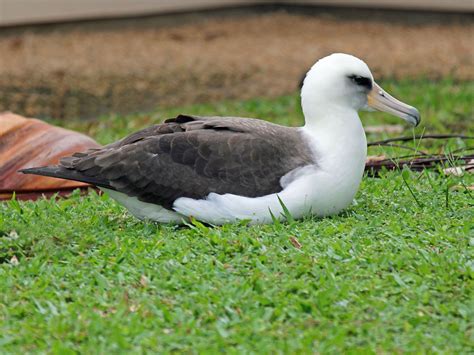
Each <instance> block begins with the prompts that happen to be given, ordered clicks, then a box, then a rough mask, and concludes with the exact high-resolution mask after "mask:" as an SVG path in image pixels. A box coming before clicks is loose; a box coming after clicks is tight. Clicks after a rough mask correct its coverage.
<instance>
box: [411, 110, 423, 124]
mask: <svg viewBox="0 0 474 355" xmlns="http://www.w3.org/2000/svg"><path fill="white" fill-rule="evenodd" d="M410 116H411V117H412V118H413V121H414V122H413V126H414V127H417V126H418V125H419V124H420V122H421V115H420V112H419V111H418V110H417V109H416V108H414V107H412V112H411V113H410Z"/></svg>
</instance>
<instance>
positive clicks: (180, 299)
mask: <svg viewBox="0 0 474 355" xmlns="http://www.w3.org/2000/svg"><path fill="white" fill-rule="evenodd" d="M382 84H383V86H384V87H385V88H386V89H387V91H389V92H392V93H393V94H394V95H395V96H397V97H399V98H400V99H403V100H404V101H406V102H409V103H410V104H413V105H414V106H417V107H418V108H419V110H420V112H421V113H422V119H423V122H422V124H421V126H420V127H419V128H417V129H416V133H417V134H419V133H434V132H458V133H464V134H470V135H474V127H473V124H472V119H473V112H472V107H473V101H474V84H472V83H466V82H453V81H450V80H442V81H439V82H430V81H426V80H414V81H408V80H407V81H402V82H395V81H389V80H388V81H385V82H383V83H382ZM180 112H187V113H195V114H220V115H231V114H234V115H240V116H250V117H262V118H269V119H272V120H273V121H275V122H278V123H282V124H288V125H296V124H299V123H301V113H300V111H299V109H298V103H297V94H294V95H289V96H285V97H280V98H276V99H262V100H251V101H245V102H222V103H217V104H203V105H195V106H189V107H181V108H172V109H168V108H159V109H157V110H156V111H155V112H153V113H147V114H136V115H128V116H108V117H102V118H100V119H99V120H97V121H94V122H67V123H66V124H65V125H66V126H68V127H71V128H74V129H77V130H81V131H84V132H87V133H88V134H91V135H93V136H94V137H95V138H97V139H98V140H99V141H100V142H101V143H108V142H111V141H112V140H114V139H117V138H119V137H121V136H123V135H124V134H126V133H130V132H132V131H134V130H137V129H139V128H141V127H143V126H146V125H150V124H152V123H153V122H157V121H159V120H161V119H164V118H166V117H171V116H173V115H176V114H177V113H180ZM363 120H364V123H365V124H367V125H374V124H382V123H384V124H387V123H399V120H398V119H396V118H390V117H389V116H386V115H383V114H379V113H371V114H363ZM404 134H405V135H411V134H412V130H411V129H407V130H406V132H405V133H404ZM387 136H388V135H387V133H384V132H381V133H378V134H376V135H369V136H368V140H369V141H373V140H376V139H380V138H385V137H387ZM410 144H412V145H413V146H414V147H416V146H418V144H419V142H418V141H413V142H411V143H410ZM464 145H470V146H473V145H474V142H473V141H472V140H471V141H464V142H463V141H460V140H453V141H451V142H450V143H449V144H448V146H447V148H446V149H448V150H454V149H459V148H462V147H463V146H464ZM425 147H426V149H428V150H430V151H434V152H437V151H438V150H439V149H440V145H439V143H434V142H430V143H428V144H427V145H425ZM380 152H381V148H377V149H371V153H372V154H375V153H380ZM383 153H384V154H387V155H391V154H394V153H396V152H395V151H393V150H391V149H388V148H384V151H383ZM473 185H474V178H473V175H469V174H467V175H464V176H461V177H455V176H445V175H444V174H441V173H439V171H431V172H428V171H425V172H422V173H415V172H409V171H407V170H405V171H395V172H384V173H382V175H381V177H380V178H369V177H364V179H363V182H362V185H361V188H360V190H359V193H358V194H357V197H356V198H357V204H354V205H353V206H351V207H350V208H348V209H347V210H346V211H344V212H343V213H341V214H340V215H338V216H333V217H330V218H324V219H317V218H308V219H306V220H303V221H290V222H287V223H277V224H273V225H266V226H252V227H248V226H246V225H244V224H241V225H226V226H222V227H207V226H204V225H202V224H200V223H197V222H196V223H193V224H190V225H189V226H185V227H175V226H170V225H157V224H152V223H143V222H140V221H138V220H136V219H134V218H133V217H131V216H130V215H128V214H127V213H126V212H125V210H124V209H122V208H121V207H120V206H118V205H117V204H116V203H114V202H113V201H112V200H111V199H109V198H108V197H107V196H105V195H104V196H99V195H97V194H95V193H94V192H91V193H90V194H88V195H87V196H80V195H79V194H78V193H74V194H73V196H72V197H71V198H69V199H59V200H54V199H52V200H46V199H43V200H39V201H37V202H18V201H16V200H12V201H9V202H6V203H2V204H0V353H38V352H46V353H57V354H68V353H76V352H80V353H103V354H114V353H117V354H118V353H123V352H125V351H127V352H133V353H143V352H147V351H148V352H158V351H159V352H173V351H176V352H185V353H195V352H196V353H197V352H203V353H215V352H230V353H275V352H277V353H278V352H282V353H283V352H284V353H294V352H298V353H311V352H320V353H339V352H341V351H343V352H350V353H392V352H398V353H399V352H407V353H432V352H435V353H457V354H462V353H465V354H468V353H472V352H473V351H474V321H473V320H474V295H473V293H474V292H473V290H474V282H473V278H474V252H473V249H474V198H473V196H474V191H470V190H468V189H467V188H466V187H468V186H473Z"/></svg>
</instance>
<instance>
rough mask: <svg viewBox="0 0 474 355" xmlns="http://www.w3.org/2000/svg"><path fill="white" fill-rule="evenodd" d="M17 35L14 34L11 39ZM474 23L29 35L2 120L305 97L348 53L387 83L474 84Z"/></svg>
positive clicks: (278, 16)
mask: <svg viewBox="0 0 474 355" xmlns="http://www.w3.org/2000/svg"><path fill="white" fill-rule="evenodd" d="M10 32H11V31H10ZM473 38H474V26H473V24H472V23H445V24H436V23H413V24H410V23H401V22H387V23H383V22H380V21H374V22H371V21H368V20H367V19H348V20H341V19H339V18H331V17H322V16H303V15H295V14H287V13H268V14H259V15H253V16H241V17H233V18H228V17H226V18H210V19H207V20H205V21H199V22H197V23H186V24H181V25H167V26H156V27H153V26H144V27H141V26H135V27H131V26H124V28H121V29H120V28H113V29H112V28H110V29H109V28H103V27H101V28H98V29H97V30H95V31H94V30H90V29H88V30H87V31H83V30H80V28H77V29H74V30H68V31H62V30H61V29H60V28H59V29H58V30H54V31H46V32H45V31H21V32H18V34H11V33H9V34H8V35H6V36H1V37H0V111H3V110H10V111H15V112H18V113H20V114H23V115H26V116H35V117H55V118H71V117H94V116H96V115H98V114H100V113H104V112H111V111H112V112H121V113H125V112H132V111H143V110H148V109H151V108H153V107H156V106H158V105H167V106H168V105H178V104H179V105H182V104H188V103H194V102H206V101H213V100H221V99H233V98H251V97H258V96H265V97H272V96H277V95H282V94H286V93H289V92H292V91H294V90H295V89H296V87H297V85H298V81H299V79H300V77H301V75H302V73H304V72H305V71H306V70H307V69H308V68H309V67H310V66H311V65H312V64H313V63H314V61H315V60H316V59H318V58H320V57H322V56H325V55H327V54H329V53H332V52H346V53H351V54H354V55H356V56H358V57H360V58H362V59H364V60H365V61H366V62H367V63H368V64H369V66H370V67H371V68H372V69H373V72H374V75H375V76H376V77H377V78H380V77H396V78H406V77H428V78H434V79H436V78H440V77H445V76H450V77H452V78H454V79H459V80H472V79H473V78H474V65H473V59H474V49H473Z"/></svg>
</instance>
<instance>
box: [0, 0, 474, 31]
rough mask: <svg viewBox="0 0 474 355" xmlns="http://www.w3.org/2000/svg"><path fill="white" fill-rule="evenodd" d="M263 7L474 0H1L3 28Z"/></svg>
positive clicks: (426, 6)
mask: <svg viewBox="0 0 474 355" xmlns="http://www.w3.org/2000/svg"><path fill="white" fill-rule="evenodd" d="M259 4H260V5H261V4H303V5H304V4H306V5H310V4H317V5H328V6H361V7H376V8H394V9H420V10H437V11H457V12H461V11H470V12H472V11H474V1H473V0H293V1H292V0H81V1H79V0H0V26H12V25H20V24H32V23H41V22H63V21H68V20H80V19H94V18H104V17H117V16H133V15H146V14H156V13H166V12H178V11H192V10H199V9H210V8H219V7H220V8H222V7H229V6H242V5H259Z"/></svg>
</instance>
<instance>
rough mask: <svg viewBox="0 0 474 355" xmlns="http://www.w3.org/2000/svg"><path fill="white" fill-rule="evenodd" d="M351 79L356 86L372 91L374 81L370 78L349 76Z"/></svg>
mask: <svg viewBox="0 0 474 355" xmlns="http://www.w3.org/2000/svg"><path fill="white" fill-rule="evenodd" d="M349 79H351V80H352V81H353V82H354V83H355V84H356V85H359V86H362V87H364V88H367V89H369V90H371V89H372V79H370V78H367V77H365V76H360V75H349Z"/></svg>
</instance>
